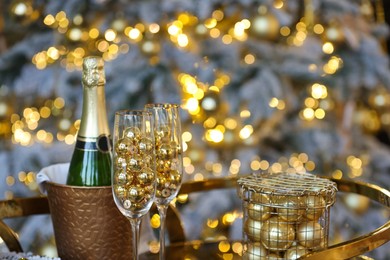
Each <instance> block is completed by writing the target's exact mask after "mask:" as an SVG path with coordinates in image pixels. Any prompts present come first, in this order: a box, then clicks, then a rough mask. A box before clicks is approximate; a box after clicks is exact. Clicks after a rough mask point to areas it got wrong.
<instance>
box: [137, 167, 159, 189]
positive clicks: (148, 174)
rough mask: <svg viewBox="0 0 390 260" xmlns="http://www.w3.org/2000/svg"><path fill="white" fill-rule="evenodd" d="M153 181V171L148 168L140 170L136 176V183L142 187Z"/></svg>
mask: <svg viewBox="0 0 390 260" xmlns="http://www.w3.org/2000/svg"><path fill="white" fill-rule="evenodd" d="M154 180H155V175H154V171H153V170H152V169H151V168H149V167H146V168H142V170H141V171H140V172H139V173H138V175H137V181H138V182H139V183H140V184H142V185H150V184H152V183H153V181H154Z"/></svg>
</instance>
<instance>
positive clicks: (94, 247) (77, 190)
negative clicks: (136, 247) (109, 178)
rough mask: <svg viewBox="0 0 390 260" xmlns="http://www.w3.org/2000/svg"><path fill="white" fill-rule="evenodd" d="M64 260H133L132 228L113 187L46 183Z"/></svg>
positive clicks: (57, 237) (57, 242) (58, 249)
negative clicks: (119, 204) (116, 203)
mask: <svg viewBox="0 0 390 260" xmlns="http://www.w3.org/2000/svg"><path fill="white" fill-rule="evenodd" d="M46 190H47V197H48V201H49V206H50V212H51V216H52V221H53V227H54V236H55V240H56V245H57V251H58V256H59V257H60V258H61V259H64V260H66V259H71V260H77V259H83V260H86V259H91V260H92V259H93V260H95V259H131V256H132V249H131V245H132V242H131V227H130V223H129V221H128V220H127V219H126V217H124V216H123V215H122V214H121V213H120V212H119V210H118V209H117V207H116V206H115V203H114V200H113V197H112V191H111V186H103V187H78V186H68V185H61V184H56V183H53V182H46Z"/></svg>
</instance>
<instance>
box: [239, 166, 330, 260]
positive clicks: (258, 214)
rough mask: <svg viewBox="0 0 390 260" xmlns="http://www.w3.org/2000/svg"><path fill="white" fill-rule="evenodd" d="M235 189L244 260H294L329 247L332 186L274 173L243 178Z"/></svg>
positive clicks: (306, 176) (309, 177) (325, 181)
mask: <svg viewBox="0 0 390 260" xmlns="http://www.w3.org/2000/svg"><path fill="white" fill-rule="evenodd" d="M238 184H239V186H240V189H239V195H240V197H241V199H242V201H243V213H244V220H243V237H244V252H243V257H244V259H263V258H264V259H266V257H269V256H274V255H275V256H277V257H279V258H283V259H297V258H299V257H301V256H303V255H305V254H307V253H310V252H313V251H316V250H319V249H323V248H326V247H327V246H328V234H329V215H330V207H331V206H332V205H333V204H334V202H335V198H336V192H337V186H336V184H335V183H334V182H332V181H330V180H328V179H325V178H321V177H318V176H315V175H312V174H308V173H273V174H253V175H250V176H245V177H243V178H240V179H239V180H238ZM267 259H268V258H267Z"/></svg>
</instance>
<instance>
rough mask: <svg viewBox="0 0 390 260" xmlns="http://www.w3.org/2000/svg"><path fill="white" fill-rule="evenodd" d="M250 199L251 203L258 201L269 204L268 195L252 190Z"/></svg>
mask: <svg viewBox="0 0 390 260" xmlns="http://www.w3.org/2000/svg"><path fill="white" fill-rule="evenodd" d="M250 199H251V201H252V202H253V203H259V204H262V205H271V200H270V198H269V196H268V195H267V194H264V193H257V192H252V193H251V198H250Z"/></svg>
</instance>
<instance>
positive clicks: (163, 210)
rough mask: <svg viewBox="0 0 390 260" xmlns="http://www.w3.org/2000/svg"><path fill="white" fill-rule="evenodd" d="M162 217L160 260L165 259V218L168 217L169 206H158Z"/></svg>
mask: <svg viewBox="0 0 390 260" xmlns="http://www.w3.org/2000/svg"><path fill="white" fill-rule="evenodd" d="M157 208H158V213H159V215H160V260H164V259H165V229H166V228H165V218H166V216H167V209H168V205H158V206H157Z"/></svg>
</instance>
